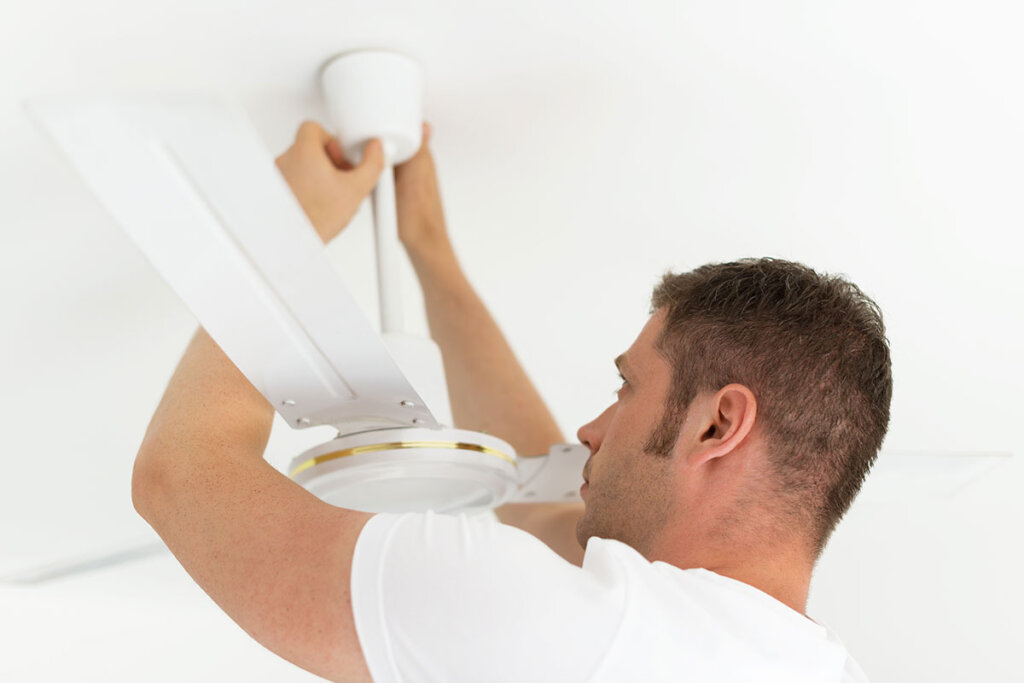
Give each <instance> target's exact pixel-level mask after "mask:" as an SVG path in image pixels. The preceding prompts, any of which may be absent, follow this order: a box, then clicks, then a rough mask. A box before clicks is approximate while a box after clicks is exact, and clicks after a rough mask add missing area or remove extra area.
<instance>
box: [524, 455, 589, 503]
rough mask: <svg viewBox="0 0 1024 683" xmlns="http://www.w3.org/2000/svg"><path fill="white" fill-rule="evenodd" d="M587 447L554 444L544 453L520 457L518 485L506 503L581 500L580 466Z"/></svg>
mask: <svg viewBox="0 0 1024 683" xmlns="http://www.w3.org/2000/svg"><path fill="white" fill-rule="evenodd" d="M588 458H590V449H589V448H588V447H586V446H584V445H582V444H568V443H566V444H554V445H553V446H551V448H550V450H549V451H548V453H547V454H546V455H534V456H519V488H518V490H517V491H516V492H515V494H514V495H513V496H512V497H511V498H510V499H509V500H507V501H505V502H508V503H581V502H583V499H582V498H581V497H580V486H581V485H582V484H583V466H584V465H585V464H586V463H587V459H588Z"/></svg>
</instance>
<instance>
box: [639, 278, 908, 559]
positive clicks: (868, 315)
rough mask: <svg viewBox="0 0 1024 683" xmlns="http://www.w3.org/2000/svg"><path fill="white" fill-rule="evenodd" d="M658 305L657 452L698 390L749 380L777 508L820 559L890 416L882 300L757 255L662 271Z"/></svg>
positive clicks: (667, 445) (665, 448)
mask: <svg viewBox="0 0 1024 683" xmlns="http://www.w3.org/2000/svg"><path fill="white" fill-rule="evenodd" d="M662 307H667V309H668V315H667V317H666V319H665V327H664V329H663V330H662V333H661V335H660V337H659V338H658V341H657V344H656V346H657V349H658V351H659V353H661V355H662V356H664V357H665V359H666V360H667V361H668V362H669V363H670V364H671V366H672V375H673V376H672V389H671V393H670V399H669V402H668V405H666V406H665V412H664V415H663V417H662V421H661V425H660V426H659V427H658V428H657V429H655V430H654V432H653V433H652V434H651V438H650V439H649V441H648V445H649V446H650V447H651V450H654V451H657V452H661V453H667V452H669V451H670V450H671V445H672V443H674V441H675V438H676V436H677V435H678V432H679V428H680V427H681V425H682V420H683V418H684V416H685V414H686V409H687V407H688V406H689V404H690V402H691V401H692V400H693V399H694V397H695V396H696V395H697V394H698V392H701V391H717V390H718V389H720V388H722V387H723V386H726V385H727V384H731V383H733V382H735V383H739V384H743V385H744V386H746V387H747V388H749V389H750V390H751V392H753V394H754V396H755V397H756V399H757V418H756V421H757V423H759V425H760V428H761V430H762V433H763V435H764V437H765V441H766V443H767V445H768V454H767V455H768V460H769V463H770V467H771V470H772V472H773V474H775V475H777V477H776V479H777V481H775V482H773V485H774V488H775V489H777V490H776V493H777V494H778V499H777V500H778V503H779V509H780V511H781V512H782V513H783V514H784V515H785V516H786V517H787V519H788V518H798V519H801V520H803V521H804V522H805V528H806V529H807V531H808V533H809V540H810V541H811V542H812V543H813V546H814V549H815V557H818V556H819V555H820V554H821V551H822V550H823V549H824V547H825V544H826V542H827V541H828V538H829V537H830V536H831V534H832V531H833V530H834V529H835V526H836V524H838V523H839V520H840V519H841V518H842V517H843V515H844V514H846V511H847V510H848V509H849V507H850V504H851V503H852V502H853V499H854V497H856V495H857V492H858V491H859V490H860V487H861V485H862V484H863V482H864V478H865V477H866V476H867V473H868V471H869V470H870V469H871V466H872V464H873V463H874V461H875V459H876V457H877V455H878V449H879V448H880V447H881V445H882V440H883V439H884V438H885V433H886V430H887V428H888V425H889V402H890V400H891V397H892V369H891V361H890V358H889V344H888V341H887V339H886V337H885V326H884V324H883V323H882V312H881V310H879V308H878V305H877V304H875V302H874V301H872V300H871V299H870V298H869V297H868V296H867V295H866V294H864V292H862V291H861V290H860V288H859V287H857V285H855V284H853V283H851V282H849V281H847V280H845V279H843V278H842V277H837V276H829V275H820V274H818V273H816V272H815V271H813V270H811V269H810V268H808V267H807V266H804V265H802V264H799V263H793V262H791V261H784V260H781V259H774V258H761V259H743V260H740V261H734V262H731V263H718V264H708V265H705V266H701V267H700V268H697V269H696V270H693V271H690V272H688V273H681V274H672V273H671V272H669V273H666V274H665V275H664V276H663V278H662V280H661V282H660V283H659V284H658V285H657V286H656V287H655V289H654V292H653V294H652V296H651V312H652V313H653V312H654V311H656V310H657V309H660V308H662Z"/></svg>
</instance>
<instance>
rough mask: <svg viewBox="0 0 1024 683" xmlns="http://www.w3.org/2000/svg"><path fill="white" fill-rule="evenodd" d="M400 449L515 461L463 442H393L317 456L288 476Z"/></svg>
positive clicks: (499, 453)
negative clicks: (456, 452)
mask: <svg viewBox="0 0 1024 683" xmlns="http://www.w3.org/2000/svg"><path fill="white" fill-rule="evenodd" d="M401 448H446V449H450V450H460V451H477V452H479V453H486V454H487V455H494V456H497V457H499V458H501V459H502V460H504V461H506V462H508V463H511V464H512V465H516V461H515V459H514V458H512V457H510V456H508V455H507V454H505V453H502V452H501V451H499V450H496V449H494V448H488V447H487V446H480V445H479V444H475V443H465V442H463V441H395V442H392V443H372V444H369V445H366V446H354V447H353V448H346V449H344V450H340V451H332V452H331V453H324V454H323V455H318V456H316V457H315V458H310V459H309V460H307V461H306V462H304V463H302V464H301V465H299V466H298V467H296V468H295V469H293V470H292V471H291V472H289V473H288V476H289V477H291V478H292V479H294V478H295V475H297V474H301V473H302V472H305V471H306V470H308V469H309V468H311V467H316V466H317V465H319V464H321V463H325V462H330V461H331V460H337V459H338V458H344V457H347V456H349V455H359V454H360V453H372V452H374V451H390V450H398V449H401Z"/></svg>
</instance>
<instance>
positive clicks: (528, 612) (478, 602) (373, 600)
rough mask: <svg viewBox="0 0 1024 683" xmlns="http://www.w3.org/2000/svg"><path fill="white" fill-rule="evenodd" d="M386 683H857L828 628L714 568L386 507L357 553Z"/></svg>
mask: <svg viewBox="0 0 1024 683" xmlns="http://www.w3.org/2000/svg"><path fill="white" fill-rule="evenodd" d="M352 608H353V611H354V614H355V624H356V631H357V633H358V636H359V642H360V644H361V645H362V649H363V653H364V655H365V657H366V662H367V666H368V667H369V669H370V673H371V674H372V675H373V678H374V680H375V681H377V682H378V683H390V682H392V681H393V682H396V683H397V682H399V681H401V682H403V683H419V682H420V681H424V682H425V681H438V682H442V683H460V682H463V681H464V682H466V683H492V682H498V681H515V683H547V682H549V681H550V682H557V683H569V682H572V681H594V682H612V681H614V682H622V681H643V682H644V683H649V682H653V681H699V682H701V683H713V682H716V681H721V682H723V683H725V682H728V683H740V682H743V681H756V682H757V683H771V682H775V681H778V682H779V683H782V682H785V683H802V682H804V681H807V682H810V681H814V682H815V683H821V682H824V681H828V682H835V683H861V682H866V681H867V678H866V677H865V676H864V674H863V672H862V671H861V670H860V668H859V667H858V666H857V664H856V663H855V662H854V661H853V659H852V658H851V657H850V656H849V655H848V654H847V652H846V648H845V647H844V646H843V644H842V643H841V642H840V641H839V640H838V639H837V638H836V637H835V634H833V633H832V632H831V631H830V630H829V629H827V628H826V627H824V626H821V625H818V624H816V623H814V622H812V621H811V620H809V619H807V618H806V617H804V616H803V615H801V614H799V613H798V612H796V611H794V610H792V609H790V608H789V607H787V606H786V605H784V604H782V603H781V602H779V601H778V600H776V599H775V598H772V597H771V596H769V595H768V594H766V593H763V592H761V591H760V590H758V589H756V588H754V587H753V586H749V585H747V584H745V583H742V582H740V581H736V580H734V579H730V578H727V577H724V576H721V575H719V574H715V573H714V572H710V571H708V570H706V569H685V570H684V569H679V568H678V567H674V566H672V565H670V564H667V563H665V562H653V563H652V562H648V561H647V560H646V559H645V558H644V557H643V556H642V555H640V554H639V553H638V552H636V551H635V550H634V549H633V548H631V547H630V546H628V545H626V544H624V543H621V542H619V541H614V540H607V539H602V538H596V537H594V538H591V539H590V540H589V542H588V543H587V550H586V554H585V556H584V560H583V567H582V568H580V567H576V566H575V565H573V564H571V563H569V562H566V561H565V560H564V559H562V558H561V557H559V556H558V555H557V554H556V553H554V552H553V551H552V550H550V549H549V548H548V547H547V546H546V545H544V543H542V542H541V541H540V540H538V539H537V538H535V537H534V536H532V535H530V534H528V533H526V532H525V531H522V530H520V529H517V528H515V527H511V526H506V525H504V524H501V523H499V522H497V521H495V519H494V517H493V516H490V515H466V514H459V515H445V514H435V513H431V512H428V513H425V514H414V513H408V514H379V515H376V516H374V517H373V518H372V519H371V520H370V521H369V522H368V523H367V524H366V527H365V528H364V529H363V531H362V533H361V535H360V536H359V540H358V542H357V544H356V548H355V556H354V559H353V564H352Z"/></svg>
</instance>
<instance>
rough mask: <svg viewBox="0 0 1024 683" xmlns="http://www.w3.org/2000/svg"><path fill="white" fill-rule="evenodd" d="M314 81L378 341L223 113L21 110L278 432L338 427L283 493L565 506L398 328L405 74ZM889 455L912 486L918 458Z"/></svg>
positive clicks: (407, 145) (578, 474)
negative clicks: (371, 277) (371, 286)
mask: <svg viewBox="0 0 1024 683" xmlns="http://www.w3.org/2000/svg"><path fill="white" fill-rule="evenodd" d="M320 82H321V86H322V90H323V95H324V98H325V100H326V103H327V105H328V111H329V115H330V123H331V125H332V126H333V127H334V128H335V131H336V133H337V134H338V137H339V142H340V144H341V146H342V149H343V150H344V152H345V155H346V157H347V158H349V159H350V160H352V161H353V162H355V163H358V162H359V160H360V159H361V158H362V151H363V147H364V146H365V144H366V143H367V142H368V141H369V140H371V139H373V138H381V139H382V141H383V142H384V152H385V159H386V165H385V169H384V172H383V173H382V174H381V177H380V180H379V181H378V185H377V187H376V188H375V189H374V191H373V196H372V208H373V215H374V224H375V236H376V256H377V273H378V294H379V299H380V313H381V320H380V330H381V332H380V334H378V333H377V331H376V330H375V329H374V328H373V326H372V325H371V324H370V322H369V321H368V320H367V319H366V317H365V315H364V314H363V312H362V311H361V309H360V308H359V307H358V305H357V304H356V302H355V300H354V299H353V298H352V296H351V295H350V294H349V291H348V289H347V288H346V285H345V283H344V280H343V279H342V277H341V275H340V274H339V273H338V272H337V271H336V270H335V268H334V266H333V264H332V263H331V262H330V260H329V259H328V257H327V255H326V253H325V251H324V245H323V244H322V242H321V240H320V238H319V237H318V236H317V234H316V232H315V230H314V229H313V227H312V225H311V224H310V223H309V220H308V218H307V217H306V215H305V213H304V212H303V210H302V208H301V206H300V205H299V203H298V201H297V200H296V198H295V197H294V195H293V194H292V192H291V190H290V188H289V187H288V185H287V184H286V182H285V181H284V179H283V177H282V176H281V175H280V174H279V172H278V171H277V169H276V167H275V165H274V163H273V156H272V155H271V154H270V152H269V151H268V150H267V149H266V147H265V146H264V144H263V142H262V140H261V138H260V136H259V134H258V132H257V131H256V130H255V128H254V127H253V125H252V124H251V122H250V121H249V119H248V117H247V116H246V114H245V112H244V110H243V109H242V108H241V107H240V106H239V105H238V104H236V103H234V102H232V101H230V100H225V99H222V98H211V97H208V96H176V97H105V98H75V99H69V98H60V99H51V100H35V101H33V102H32V103H30V105H29V109H30V112H31V113H32V115H33V116H34V118H35V119H36V120H37V121H38V122H39V123H40V124H41V125H42V127H43V128H44V129H45V130H46V131H47V132H48V133H49V135H50V136H51V137H52V139H53V140H54V141H55V142H56V144H57V146H58V147H59V148H60V149H62V150H63V151H64V152H65V154H66V156H67V158H68V160H69V161H70V162H71V163H72V165H73V166H74V167H75V168H76V169H77V170H78V171H79V173H80V174H81V175H82V177H83V179H84V180H85V182H86V183H87V185H88V186H89V187H90V188H91V189H92V190H93V192H94V193H95V194H96V195H97V196H98V198H99V199H100V201H101V202H102V203H103V205H104V206H105V207H106V208H107V209H108V210H109V212H110V213H111V215H112V216H113V217H114V219H115V220H116V222H117V223H118V224H119V225H120V226H121V227H122V228H123V229H124V230H125V232H126V233H127V234H128V235H129V237H130V238H131V239H132V240H133V241H134V242H135V244H136V245H137V246H138V247H139V248H140V249H141V250H142V252H143V253H144V254H145V255H146V256H147V258H148V259H149V260H150V261H151V263H152V264H153V266H154V267H155V268H156V269H157V270H158V271H159V272H160V274H161V275H162V276H163V277H164V279H165V280H166V281H167V282H168V283H169V284H170V285H171V287H172V288H173V289H174V291H175V292H176V293H177V294H178V295H179V296H180V297H181V298H182V299H183V300H184V301H185V303H186V304H187V305H188V306H189V308H190V309H191V310H192V312H193V313H194V314H195V316H196V317H197V318H198V320H199V322H200V324H202V326H203V327H204V328H206V330H207V331H208V332H209V333H210V335H211V336H212V337H213V339H214V340H215V341H216V342H217V343H218V345H220V347H221V348H222V349H223V350H224V351H225V353H226V354H227V355H228V356H229V357H230V358H231V359H232V361H233V362H234V363H235V364H236V365H237V366H238V368H239V369H240V370H241V371H242V372H243V374H245V376H246V377H247V378H248V379H249V381H250V382H252V384H253V385H254V386H255V387H256V388H257V389H258V390H259V391H260V392H261V393H262V394H263V396H264V397H266V398H267V400H268V401H270V403H271V404H272V405H273V406H274V407H275V409H276V410H277V412H278V413H279V414H280V415H281V416H282V417H283V418H284V419H285V420H286V421H287V422H288V424H289V425H291V426H292V427H293V428H295V429H304V428H307V427H311V426H317V425H330V426H332V427H334V428H336V429H337V430H338V436H337V437H336V438H334V439H332V440H330V441H329V442H327V443H324V444H321V445H318V446H316V447H314V448H311V449H309V450H307V451H305V452H304V453H302V454H300V455H298V456H296V457H295V458H294V459H293V460H292V462H291V464H290V466H289V468H288V471H287V472H286V473H287V474H288V475H289V476H290V477H291V478H292V479H293V480H295V481H296V482H298V483H299V484H301V485H302V486H304V487H305V488H307V489H308V490H309V491H311V492H312V493H314V494H315V495H317V496H319V497H320V498H322V499H323V500H325V501H327V502H329V503H332V504H335V505H340V506H343V507H348V508H352V509H357V510H364V511H368V512H402V511H417V510H427V509H433V510H437V511H456V510H468V511H481V510H487V509H490V508H494V507H496V506H498V505H501V504H503V503H506V502H549V501H559V502H569V501H579V500H581V499H580V497H579V490H578V487H579V485H580V484H581V483H582V468H583V464H584V462H585V461H586V458H587V457H588V455H589V450H588V449H587V448H586V447H584V446H582V445H579V444H555V445H553V446H552V447H551V449H550V451H549V452H548V453H547V454H539V455H528V456H524V455H519V454H516V453H515V451H514V450H513V448H512V447H511V446H510V445H509V444H508V443H507V442H505V441H503V440H502V439H499V438H497V437H495V436H493V435H489V434H485V433H481V432H474V431H469V430H462V429H455V428H454V427H453V425H452V417H451V408H450V405H449V399H448V391H447V386H446V384H445V379H444V371H443V366H442V362H441V354H440V351H439V349H438V347H437V345H436V344H435V343H434V342H433V341H432V340H431V339H429V338H424V337H420V336H416V335H412V334H409V333H407V332H406V331H405V326H404V321H403V317H402V309H401V300H400V296H399V294H400V291H399V284H400V283H399V282H398V281H397V280H398V272H399V271H398V269H397V268H396V266H397V259H398V258H400V251H401V248H400V243H399V241H398V235H397V213H396V210H395V208H396V207H395V194H394V192H395V190H394V176H393V166H395V165H397V164H400V163H402V162H404V161H405V160H406V159H408V158H410V157H411V156H413V155H414V154H415V153H416V151H417V150H418V149H419V146H420V143H421V140H420V134H421V133H420V123H421V121H422V120H423V116H422V99H423V77H422V71H421V69H420V67H419V65H418V63H417V62H416V61H415V60H413V59H411V58H409V57H407V56H405V55H402V54H400V53H397V52H392V51H388V50H361V51H354V52H349V53H343V54H341V55H338V56H336V57H334V58H333V59H331V60H329V61H328V62H327V63H326V64H325V65H324V67H323V68H322V69H321V71H320ZM328 292H329V294H326V293H328ZM956 455H957V456H959V455H961V454H956ZM979 455H982V456H985V457H982V458H981V460H978V459H977V458H969V459H964V458H962V457H954V456H953V455H951V456H950V457H953V459H952V460H951V461H950V463H949V467H952V468H954V469H953V470H949V471H954V470H955V469H956V467H959V465H958V463H965V464H966V463H968V461H969V465H970V466H969V468H968V469H969V472H970V474H969V477H970V478H971V479H974V478H977V477H978V476H980V474H981V472H982V471H983V470H984V469H987V468H988V467H990V466H992V465H994V464H995V463H997V462H999V461H1000V460H1002V459H1003V458H1004V456H1005V455H1007V454H979ZM888 457H890V458H891V457H892V456H888ZM897 460H900V462H902V468H903V469H906V468H907V467H908V466H909V467H910V468H911V469H913V470H914V472H915V473H918V472H919V470H918V468H919V464H920V463H922V462H924V461H927V460H929V457H928V456H922V455H913V454H908V455H906V456H902V457H897ZM979 463H987V465H986V467H984V468H982V469H979V468H978V464H979ZM872 476H873V477H876V475H875V474H873V475H872ZM915 477H916V474H915ZM965 481H967V479H965V478H963V477H960V478H959V479H957V480H956V481H955V482H954V483H955V484H956V486H961V485H963V482H965ZM957 482H959V483H957ZM160 549H162V544H160V543H148V544H145V545H141V546H138V547H136V546H132V547H128V548H123V549H119V550H116V551H114V552H110V553H106V554H103V555H98V556H90V557H84V558H79V559H77V560H73V561H70V562H63V563H60V564H58V565H51V566H48V567H42V568H37V569H36V570H33V571H29V572H22V573H21V574H19V576H17V577H13V578H12V577H7V581H9V582H10V581H13V582H15V583H38V582H41V581H45V580H49V579H53V578H58V577H62V576H68V575H70V574H76V573H80V572H82V571H87V570H91V569H96V568H99V567H103V566H109V565H112V564H118V563H121V562H125V561H129V560H132V559H135V558H139V557H144V556H147V555H150V554H152V553H153V552H157V551H159V550H160Z"/></svg>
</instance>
